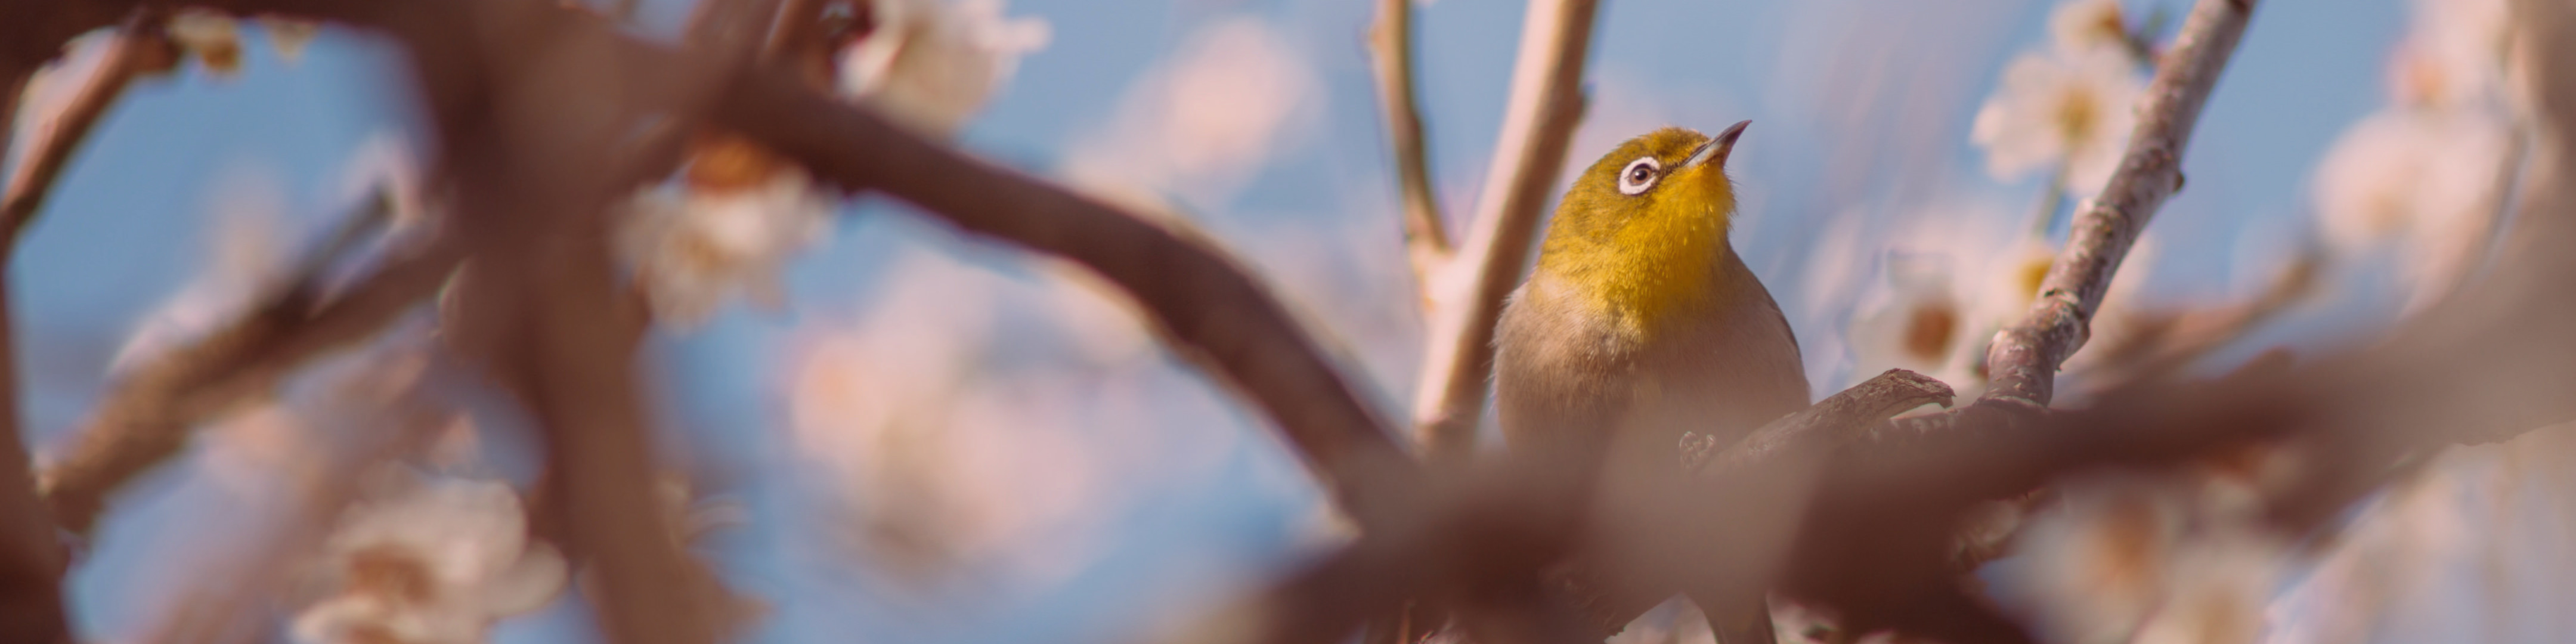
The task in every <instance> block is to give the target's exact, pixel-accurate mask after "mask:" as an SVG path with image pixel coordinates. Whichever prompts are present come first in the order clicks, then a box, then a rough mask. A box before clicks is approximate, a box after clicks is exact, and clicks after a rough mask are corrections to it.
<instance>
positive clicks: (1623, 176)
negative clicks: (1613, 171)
mask: <svg viewBox="0 0 2576 644" xmlns="http://www.w3.org/2000/svg"><path fill="white" fill-rule="evenodd" d="M1663 170H1664V164H1662V163H1658V162H1656V161H1655V158H1654V157H1637V160H1635V161H1630V162H1628V167H1626V168H1621V169H1620V170H1619V194H1623V195H1630V196H1634V195H1636V194H1638V193H1642V192H1645V191H1646V189H1647V188H1652V187H1655V180H1656V179H1661V178H1663V176H1664V175H1663Z"/></svg>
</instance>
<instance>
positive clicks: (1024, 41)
mask: <svg viewBox="0 0 2576 644" xmlns="http://www.w3.org/2000/svg"><path fill="white" fill-rule="evenodd" d="M863 4H865V5H866V7H867V10H868V12H869V13H868V17H869V19H870V20H871V21H873V23H874V24H875V27H874V28H872V29H871V30H870V31H869V32H868V33H867V34H866V35H864V36H862V37H860V38H859V39H858V40H857V41H856V42H853V43H851V45H850V46H849V47H848V48H847V49H845V50H843V51H842V52H841V63H840V67H841V70H840V73H841V78H840V85H841V91H843V92H845V93H848V94H849V95H851V96H854V97H858V98H860V99H862V100H864V101H866V102H867V103H868V104H869V105H873V106H875V107H877V108H878V109H881V110H884V111H885V112H886V113H887V114H888V115H891V116H893V117H894V118H895V119H896V120H897V121H899V122H902V123H905V124H908V125H910V126H912V127H914V128H917V129H920V130H922V131H924V132H928V133H932V134H936V135H939V136H953V135H955V134H956V133H957V130H958V128H959V127H961V126H963V125H964V124H965V122H966V119H967V118H969V117H972V116H974V115H975V112H976V111H977V110H980V109H982V108H983V106H984V103H985V102H986V101H989V100H991V99H992V96H993V94H994V92H995V91H997V90H999V89H1000V88H1001V87H1002V85H1003V84H1005V83H1007V82H1009V81H1010V78H1011V74H1012V72H1013V71H1014V70H1016V69H1017V68H1018V65H1019V59H1020V57H1022V56H1026V55H1028V54H1030V53H1032V52H1035V51H1037V50H1039V49H1042V48H1045V47H1046V44H1047V40H1048V39H1049V28H1048V26H1047V22H1046V21H1045V20H1043V19H1039V18H1030V17H1018V18H1013V17H1006V16H1004V15H1003V6H1002V0H958V1H947V0H870V1H868V2H865V3H863Z"/></svg>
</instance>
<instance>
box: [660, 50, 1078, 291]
mask: <svg viewBox="0 0 2576 644" xmlns="http://www.w3.org/2000/svg"><path fill="white" fill-rule="evenodd" d="M858 10H859V11H860V12H861V16H860V19H859V20H858V21H857V22H858V23H859V24H860V25H862V26H863V27H862V28H860V29H858V30H857V31H856V32H855V33H852V34H848V35H847V36H845V38H846V39H847V41H848V42H847V44H845V45H842V49H841V50H840V51H839V52H838V54H837V55H836V56H834V57H833V58H832V61H833V66H834V67H835V72H834V73H835V74H836V79H837V80H836V82H837V83H838V84H839V90H840V91H841V92H842V94H844V95H845V96H847V97H848V98H850V100H853V101H857V102H859V103H862V104H865V105H867V106H870V107H873V108H876V109H878V110H880V111H881V112H883V113H884V114H886V115H888V116H890V117H892V118H893V119H894V120H895V121H896V122H898V123H901V124H904V125H907V126H910V127H912V128H915V129H916V130H918V131H920V132H923V133H926V134H929V135H931V136H934V137H938V138H948V137H953V136H955V135H956V133H957V130H958V129H959V128H961V127H963V126H964V125H965V123H966V121H967V120H968V119H970V118H972V117H973V116H974V115H975V114H976V113H977V112H978V111H981V110H982V109H983V107H984V103H985V102H987V101H990V100H991V99H992V97H993V96H994V94H995V93H996V92H998V91H999V90H1000V89H1001V87H1002V86H1003V85H1004V84H1006V83H1008V82H1009V81H1010V78H1011V74H1012V72H1013V71H1014V70H1015V69H1017V67H1018V64H1019V59H1020V57H1022V56H1026V55H1028V54H1030V53H1033V52H1035V51H1037V50H1039V49H1041V48H1044V47H1045V46H1046V43H1047V39H1048V27H1047V23H1046V22H1045V21H1043V20H1039V19H1036V18H1027V17H1019V18H1013V17H1008V16H1006V15H1004V7H1003V4H1002V0H870V1H868V2H862V3H860V4H859V7H858ZM684 176H685V178H686V180H685V181H682V182H679V183H677V184H675V185H664V186H654V187H648V188H646V189H644V190H642V191H640V192H638V193H636V194H635V195H634V196H633V197H632V198H630V199H629V200H628V201H627V203H626V204H625V206H624V210H625V211H626V215H627V216H625V217H623V218H622V221H623V222H624V224H623V226H624V228H623V229H621V230H620V231H619V233H618V236H619V243H618V245H619V248H620V252H621V254H622V255H623V256H624V257H625V260H626V262H627V264H628V265H629V266H630V267H631V269H632V270H633V271H634V273H635V278H636V280H637V281H638V282H639V283H641V284H642V285H643V291H644V294H645V299H646V300H647V301H648V302H650V303H651V304H652V307H653V310H654V313H655V317H656V318H658V319H660V320H662V321H663V322H664V323H665V324H666V325H668V326H669V327H671V328H681V329H685V328H690V327H693V326H695V325H697V324H698V323H699V322H702V321H704V320H705V319H706V318H707V316H708V315H709V314H710V313H712V312H713V311H714V310H715V309H716V308H717V307H719V306H720V305H722V304H723V303H725V302H726V301H727V300H728V299H729V298H731V297H733V296H734V295H735V294H737V293H739V294H741V295H742V296H744V297H747V298H748V299H749V300H750V301H751V302H753V303H755V304H757V305H760V306H762V307H765V308H769V309H772V310H776V309H779V308H782V307H784V306H785V302H784V296H783V295H782V294H781V293H780V290H779V288H780V287H779V284H778V278H779V271H780V269H781V268H782V267H783V266H784V265H785V264H786V263H787V262H788V261H789V260H791V259H793V258H795V257H796V256H797V255H799V254H801V253H803V252H804V251H806V250H807V249H809V248H811V247H813V246H814V244H815V243H816V242H818V241H820V240H821V239H823V238H824V236H826V235H828V234H829V233H830V232H831V227H832V212H833V210H834V208H835V207H836V204H837V202H838V199H839V197H838V195H837V194H834V193H833V192H831V191H829V190H826V189H824V188H823V187H822V186H819V185H817V183H816V182H815V181H814V180H813V177H812V176H811V175H809V174H807V173H806V171H805V170H804V168H802V167H799V166H797V165H796V164H793V163H789V162H787V161H786V160H784V159H780V158H778V156H777V155H776V154H775V153H773V152H770V151H768V150H765V149H761V148H760V147H759V146H756V145H753V144H752V143H750V142H749V141H746V140H744V139H742V138H740V137H735V136H730V135H724V134H713V135H706V136H702V137H701V138H700V139H699V140H698V141H697V142H696V144H695V145H694V146H693V147H692V154H691V157H690V160H689V166H688V168H687V171H686V172H685V175H684Z"/></svg>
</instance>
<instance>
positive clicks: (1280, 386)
mask: <svg viewBox="0 0 2576 644" xmlns="http://www.w3.org/2000/svg"><path fill="white" fill-rule="evenodd" d="M651 54H652V55H654V56H659V57H667V56H669V55H670V54H666V53H662V52H660V51H658V50H653V51H652V52H651ZM674 62H676V61H674ZM711 116H712V117H713V118H714V120H715V122H716V123H717V124H718V125H720V126H722V127H725V128H726V129H729V130H733V131H736V132H740V133H742V134H744V135H745V136H748V137H750V138H752V139H754V140H757V141H759V142H761V143H762V144H763V145H766V146H768V147H770V148H771V149H773V150H776V151H778V152H779V153H781V154H784V155H786V156H788V157H790V158H793V159H797V160H799V161H801V162H802V163H804V164H805V165H806V166H807V167H808V168H811V169H812V170H814V172H815V173H816V174H817V175H818V176H819V177H821V178H823V179H825V180H828V181H831V182H834V183H838V184H840V185H842V186H845V187H849V188H863V189H874V190H881V191H884V192H886V193H887V194H889V195H892V196H894V197H897V198H900V199H903V200H905V201H909V202H912V203H914V204H917V205H920V206H922V207H923V209H924V210H927V211H929V212H930V213H931V214H933V215H936V216H938V217H941V218H943V219H946V220H948V221H949V222H950V223H953V224H956V225H957V226H959V227H961V228H964V229H966V230H968V231H971V232H974V233H977V234H981V235H985V236H988V237H991V238H994V239H998V240H1003V241H1008V242H1011V243H1013V244H1016V245H1019V246H1022V247H1026V248H1029V249H1031V250H1035V251H1039V252H1044V253H1049V254H1053V255H1058V256H1061V257H1064V258H1067V259H1070V260H1072V261H1074V262H1076V263H1079V264H1082V265H1083V266H1086V267H1088V268H1090V269H1092V270H1094V271H1097V272H1099V273H1100V274H1101V275H1102V276H1103V277H1105V278H1107V279H1108V280H1109V281H1110V282H1111V283H1114V284H1117V285H1118V286H1119V287H1120V288H1121V289H1122V290H1124V291H1126V292H1127V293H1128V295H1130V296H1132V297H1134V298H1135V299H1136V301H1137V303H1138V304H1140V305H1141V306H1142V308H1143V309H1144V310H1145V312H1146V313H1148V314H1149V315H1151V316H1152V321H1153V322H1154V323H1155V325H1156V326H1158V327H1160V329H1161V330H1162V331H1164V332H1165V333H1166V337H1167V338H1168V339H1169V340H1170V341H1171V342H1172V343H1173V345H1174V348H1175V349H1176V350H1179V351H1181V352H1182V353H1183V355H1185V356H1189V357H1193V358H1196V359H1199V360H1201V361H1203V364H1204V365H1205V366H1206V367H1207V368H1208V369H1209V370H1210V372H1211V373H1214V374H1216V375H1219V376H1221V377H1222V378H1223V380H1224V381H1225V382H1226V383H1227V384H1230V385H1233V386H1234V387H1236V388H1237V391H1239V392H1241V393H1242V394H1243V395H1244V396H1246V397H1248V398H1250V399H1251V400H1252V402H1254V403H1255V404H1257V405H1259V406H1261V407H1262V408H1263V409H1264V410H1265V411H1267V412H1268V413H1269V415H1270V417H1271V419H1272V420H1273V421H1274V422H1276V423H1278V428H1279V430H1280V431H1281V432H1283V433H1284V434H1285V435H1286V437H1287V439H1288V442H1289V443H1290V445H1291V446H1293V447H1295V448H1296V450H1297V452H1298V454H1299V455H1300V456H1303V457H1304V459H1305V461H1306V463H1307V465H1309V466H1310V467H1311V468H1313V469H1314V470H1315V471H1316V472H1317V474H1318V476H1319V478H1321V479H1322V480H1323V481H1324V482H1325V484H1326V485H1327V487H1328V488H1329V489H1330V490H1331V491H1332V492H1333V494H1334V496H1335V498H1336V499H1337V500H1339V501H1341V503H1342V507H1343V508H1345V509H1346V510H1349V511H1351V512H1352V513H1353V515H1354V516H1355V517H1356V518H1358V519H1359V520H1360V523H1361V525H1363V526H1370V525H1374V524H1375V522H1376V521H1377V520H1379V519H1381V518H1383V517H1379V516H1376V514H1375V511H1374V509H1375V508H1379V507H1384V506H1386V505H1387V503H1386V501H1389V500H1391V498H1393V497H1400V496H1402V495H1403V494H1404V493H1403V492H1402V491H1403V490H1407V489H1411V487H1412V485H1413V482H1412V479H1413V478H1414V476H1415V474H1416V471H1415V467H1414V466H1413V463H1412V461H1411V459H1410V458H1409V457H1407V456H1406V455H1405V454H1404V452H1403V450H1401V449H1400V448H1398V447H1397V446H1396V444H1395V442H1394V441H1393V440H1392V439H1391V438H1390V436H1389V434H1388V433H1387V431H1386V424H1385V423H1383V422H1382V421H1380V420H1379V418H1378V417H1377V415H1376V414H1374V413H1372V412H1371V411H1370V410H1369V408H1368V407H1367V406H1366V405H1364V404H1362V403H1361V402H1360V398H1359V396H1358V395H1357V393H1356V392H1354V391H1353V390H1352V389H1351V388H1350V387H1349V386H1348V385H1347V384H1345V382H1344V381H1343V380H1342V378H1341V377H1340V375H1339V373H1338V372H1337V370H1336V369H1335V368H1334V367H1333V366H1332V364H1331V363H1330V362H1329V361H1326V360H1325V359H1324V358H1323V357H1322V355H1323V354H1322V353H1321V352H1320V351H1318V350H1317V349H1316V345H1315V343H1314V341H1313V340H1311V339H1309V336H1308V334H1307V333H1306V331H1305V330H1304V329H1303V328H1301V327H1299V326H1298V325H1297V324H1296V323H1295V322H1293V321H1292V318H1291V317H1290V316H1289V315H1288V313H1287V310H1286V308H1285V307H1284V306H1283V305H1281V304H1280V303H1279V301H1278V300H1277V299H1276V298H1273V297H1271V296H1270V294H1269V292H1268V291H1267V290H1266V289H1264V288H1262V287H1261V286H1260V285H1259V283H1257V282H1255V281H1253V279H1252V278H1251V277H1249V276H1248V275H1247V274H1246V273H1245V272H1244V271H1243V269H1241V268H1240V267H1239V266H1238V265H1237V264H1236V263H1235V262H1234V261H1233V260H1231V259H1229V258H1227V257H1226V256H1225V255H1224V254H1222V253H1220V252H1218V251H1217V250H1215V249H1213V248H1211V247H1209V246H1208V245H1207V242H1205V241H1204V240H1200V239H1197V238H1194V237H1188V236H1184V235H1183V234H1181V233H1179V232H1176V231H1173V230H1170V229H1167V228H1164V227H1161V226H1158V225H1156V224H1154V223H1151V220H1149V219H1147V218H1144V217H1140V216H1137V215H1132V214H1129V213H1126V212H1122V211H1119V210H1117V209H1114V208H1112V207H1110V206H1107V205H1104V204H1101V203H1100V202H1097V201H1093V200H1091V199H1088V198H1085V197H1082V196H1079V195H1076V194H1074V193H1072V192H1071V191H1068V190H1065V189H1063V188H1060V187H1056V186H1053V185H1049V184H1047V183H1044V182H1041V181H1037V180H1034V179H1030V178H1028V177H1026V176H1024V175H1021V174H1019V173H1016V172H1012V171H1009V170H1005V169H1001V168H997V167H994V166H992V165H990V164H987V163H984V162H982V161H978V160H975V159H972V158H969V157H967V156H965V155H962V154H959V153H957V152H954V151H951V150H948V149H947V148H945V147H942V146H940V145H938V144H935V143H932V142H930V141H928V140H925V139H922V138H920V137H918V136H914V135H912V134H909V133H907V132H905V131H903V130H901V129H900V128H897V127H895V126H893V125H892V124H890V123H888V122H887V121H885V120H884V119H883V118H882V117H879V116H877V115H875V114H874V113H872V112H869V111H867V110H865V109H862V108H858V107H853V106H850V105H845V104H842V103H839V102H837V101H834V100H832V99H830V98H827V97H824V96H821V95H818V94H816V93H814V92H812V91H810V90H807V89H806V88H804V87H803V86H802V85H801V83H799V82H798V81H797V80H795V79H793V78H790V77H786V76H782V75H779V74H776V73H771V72H767V71H753V72H746V73H743V74H741V75H739V76H738V77H737V79H736V81H735V82H734V83H733V85H732V86H731V87H729V88H727V89H725V90H724V91H722V92H720V100H719V102H718V103H717V105H716V106H715V110H714V111H713V113H712V114H711ZM1364 491H1365V492H1364Z"/></svg>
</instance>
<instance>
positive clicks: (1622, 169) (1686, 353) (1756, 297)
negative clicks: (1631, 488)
mask: <svg viewBox="0 0 2576 644" xmlns="http://www.w3.org/2000/svg"><path fill="white" fill-rule="evenodd" d="M1751 123H1752V122H1751V121H1746V122H1742V123H1737V124H1735V125H1734V126H1732V127H1728V128H1727V129H1726V131H1723V132H1719V133H1718V134H1717V136H1716V137H1714V138H1712V137H1709V136H1706V135H1702V134H1700V133H1699V132H1695V131H1692V130H1687V129H1682V128H1674V127H1668V128H1664V129H1660V130H1656V131H1654V132H1650V133H1647V134H1646V135H1644V136H1640V137H1637V138H1634V139H1630V140H1628V141H1627V142H1626V143H1622V144H1620V145H1619V147H1618V148H1617V149H1614V150H1611V151H1610V153H1609V154H1608V155H1605V156H1603V157H1601V160H1600V161H1596V162H1594V163H1593V164H1592V167H1591V168H1589V169H1586V170H1584V171H1583V175H1582V176H1580V177H1577V178H1575V180H1574V186H1573V187H1572V188H1570V189H1568V190H1567V191H1566V194H1565V199H1564V201H1563V202H1561V203H1559V204H1558V205H1557V209H1556V217H1555V219H1554V223H1552V224H1551V225H1550V227H1549V229H1548V233H1547V241H1546V243H1545V245H1543V246H1542V247H1541V248H1540V250H1539V257H1538V265H1537V267H1536V268H1535V269H1533V270H1532V271H1531V273H1530V276H1529V280H1528V281H1527V282H1525V283H1523V284H1522V285H1521V287H1520V289H1519V290H1517V291H1514V292H1513V294H1512V298H1511V301H1510V303H1509V304H1508V305H1506V308H1505V309H1504V310H1503V316H1502V319H1501V321H1500V323H1499V327H1498V328H1497V329H1496V330H1495V343H1496V351H1497V353H1496V354H1495V382H1494V399H1495V411H1496V414H1497V420H1498V421H1499V422H1500V423H1501V425H1502V430H1503V437H1504V438H1505V439H1506V440H1507V441H1509V443H1510V449H1512V450H1513V451H1516V452H1527V451H1538V452H1540V453H1547V454H1552V455H1574V456H1576V457H1577V458H1576V460H1575V461H1574V462H1580V463H1586V464H1588V465H1587V466H1589V467H1599V468H1601V472H1600V474H1601V477H1602V479H1601V480H1602V481H1603V482H1602V483H1600V484H1601V485H1604V486H1611V487H1610V489H1615V486H1616V485H1617V483H1615V482H1616V481H1619V480H1628V481H1641V480H1653V479H1656V477H1655V476H1652V475H1642V476H1641V475H1640V474H1641V473H1640V472H1639V470H1659V469H1667V468H1675V467H1678V465H1679V463H1680V459H1681V450H1680V449H1679V444H1680V442H1681V439H1682V435H1683V433H1684V432H1694V433H1698V434H1701V435H1704V436H1709V437H1711V438H1714V439H1716V441H1717V444H1718V445H1721V446H1722V445H1726V444H1729V443H1732V442H1734V441H1735V440H1737V439H1740V438H1743V437H1744V435H1745V434H1748V433H1751V432H1752V431H1753V430H1754V429H1757V428H1759V427H1761V425H1762V424H1763V423H1766V422H1769V421H1771V420H1773V419H1776V418H1779V417H1780V416H1783V415H1786V414H1789V413H1792V412H1796V411H1798V410H1799V409H1801V408H1804V407H1806V406H1807V404H1808V399H1807V376H1806V370H1805V368H1804V366H1803V365H1802V363H1801V361H1800V358H1799V355H1798V341H1797V338H1796V337H1795V336H1794V335H1792V334H1791V333H1790V330H1789V322H1788V319H1787V318H1784V317H1782V316H1781V314H1780V307H1779V305H1778V304H1776V303H1773V302H1772V301H1771V293H1770V291H1768V290H1765V289H1764V288H1763V287H1762V282H1761V281H1759V280H1756V279H1755V278H1754V276H1753V272H1752V271H1751V270H1749V269H1747V268H1746V267H1745V265H1744V260H1743V259H1742V258H1739V257H1737V256H1736V254H1735V249H1734V247H1733V246H1732V245H1730V244H1729V243H1728V241H1727V228H1728V219H1729V218H1730V217H1732V216H1733V215H1734V214H1735V186H1734V183H1733V182H1732V181H1731V180H1729V179H1728V178H1727V176H1726V157H1727V154H1728V152H1730V151H1731V150H1732V149H1733V148H1734V147H1735V140H1736V137H1738V136H1741V135H1742V134H1743V133H1744V127H1745V126H1746V125H1750V124H1751ZM1667 480H1668V479H1667ZM1612 493H1616V492H1612ZM1699 599H1701V601H1702V602H1703V604H1705V603H1706V602H1708V601H1709V599H1707V598H1699ZM1748 602H1749V603H1750V605H1749V606H1748V605H1745V604H1746V603H1748ZM1720 603H1727V604H1730V605H1729V606H1707V605H1703V606H1702V609H1703V610H1705V611H1707V612H1708V614H1709V617H1710V620H1709V621H1710V624H1711V625H1712V626H1713V627H1714V628H1715V630H1716V631H1717V633H1718V635H1719V637H1720V641H1721V642H1724V644H1748V643H1756V642H1758V643H1762V644H1768V643H1769V642H1770V641H1771V624H1770V619H1769V613H1768V611H1767V610H1765V609H1763V607H1762V603H1761V600H1760V598H1758V597H1757V598H1751V599H1745V598H1736V599H1733V600H1720Z"/></svg>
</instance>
